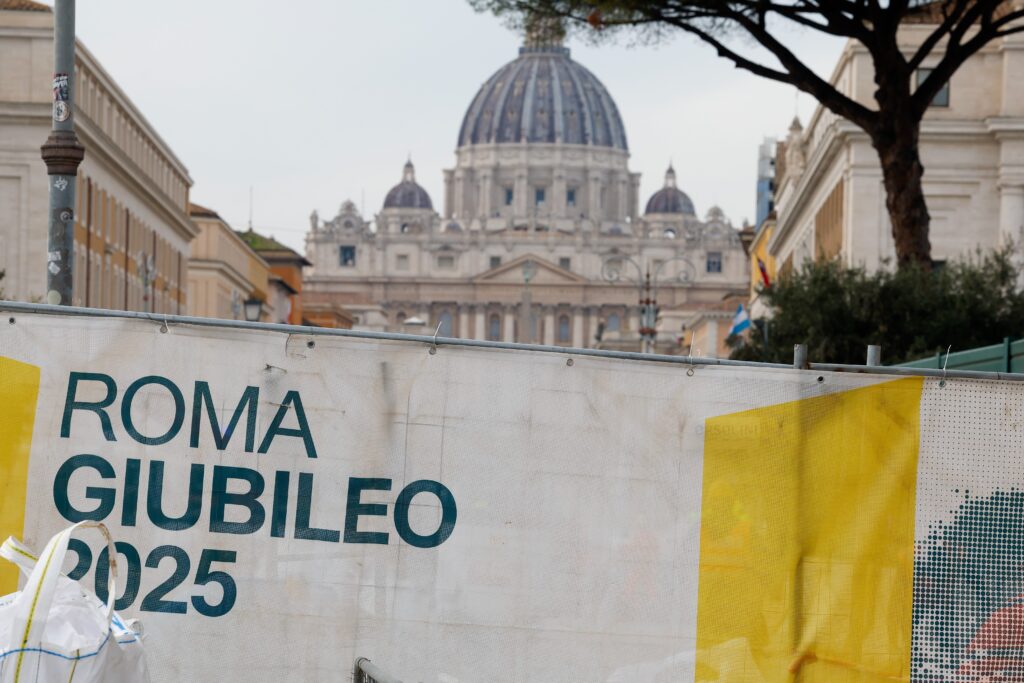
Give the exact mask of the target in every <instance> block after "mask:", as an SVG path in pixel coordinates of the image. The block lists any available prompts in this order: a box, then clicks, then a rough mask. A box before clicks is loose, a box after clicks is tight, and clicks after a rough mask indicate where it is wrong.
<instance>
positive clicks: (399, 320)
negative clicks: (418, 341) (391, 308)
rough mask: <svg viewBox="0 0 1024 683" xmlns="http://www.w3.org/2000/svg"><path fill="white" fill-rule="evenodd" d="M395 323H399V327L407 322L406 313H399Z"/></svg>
mask: <svg viewBox="0 0 1024 683" xmlns="http://www.w3.org/2000/svg"><path fill="white" fill-rule="evenodd" d="M395 322H397V323H398V324H399V325H401V324H402V323H404V322H405V311H399V312H398V314H397V315H396V316H395Z"/></svg>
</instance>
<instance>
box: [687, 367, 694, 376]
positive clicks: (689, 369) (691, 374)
mask: <svg viewBox="0 0 1024 683" xmlns="http://www.w3.org/2000/svg"><path fill="white" fill-rule="evenodd" d="M686 376H687V377H693V368H687V369H686Z"/></svg>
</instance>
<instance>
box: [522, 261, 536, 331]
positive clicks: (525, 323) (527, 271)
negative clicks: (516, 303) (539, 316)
mask: <svg viewBox="0 0 1024 683" xmlns="http://www.w3.org/2000/svg"><path fill="white" fill-rule="evenodd" d="M536 275H537V264H536V263H534V262H533V261H531V260H529V259H527V260H526V261H524V262H523V282H524V283H525V286H524V287H523V301H522V311H521V316H520V319H519V327H520V329H521V330H522V332H521V333H520V335H521V337H522V339H521V341H523V342H524V343H526V344H532V343H533V327H534V322H533V298H532V297H531V295H530V280H532V279H533V278H534V276H536Z"/></svg>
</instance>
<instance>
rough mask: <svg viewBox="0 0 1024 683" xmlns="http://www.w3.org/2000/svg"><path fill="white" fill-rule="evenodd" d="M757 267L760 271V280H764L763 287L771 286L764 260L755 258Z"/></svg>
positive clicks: (769, 287)
mask: <svg viewBox="0 0 1024 683" xmlns="http://www.w3.org/2000/svg"><path fill="white" fill-rule="evenodd" d="M757 267H758V269H759V270H760V271H761V281H762V282H764V288H765V289H771V288H772V281H771V279H770V278H769V277H768V266H766V265H765V264H764V261H762V260H761V259H757Z"/></svg>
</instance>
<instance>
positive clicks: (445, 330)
mask: <svg viewBox="0 0 1024 683" xmlns="http://www.w3.org/2000/svg"><path fill="white" fill-rule="evenodd" d="M437 321H438V322H439V323H441V326H440V327H439V328H438V329H437V336H438V337H450V336H452V314H451V313H449V312H448V311H444V312H443V313H441V315H440V316H439V317H438V319H437Z"/></svg>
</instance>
